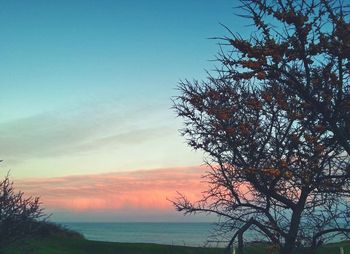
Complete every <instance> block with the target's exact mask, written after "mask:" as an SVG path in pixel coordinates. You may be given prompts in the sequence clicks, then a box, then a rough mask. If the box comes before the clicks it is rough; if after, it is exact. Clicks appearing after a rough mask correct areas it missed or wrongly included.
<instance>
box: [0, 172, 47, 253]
mask: <svg viewBox="0 0 350 254" xmlns="http://www.w3.org/2000/svg"><path fill="white" fill-rule="evenodd" d="M43 217H44V213H43V209H42V208H41V207H40V202H39V198H33V197H24V193H23V192H15V190H14V187H13V183H12V182H11V181H10V179H9V177H8V175H7V176H6V177H5V178H4V180H2V181H1V182H0V246H2V247H3V246H5V245H6V244H8V243H9V242H12V241H14V240H17V239H20V238H22V237H25V236H28V235H30V234H33V233H34V232H36V230H37V228H38V226H40V224H38V223H36V222H37V220H39V219H41V218H43Z"/></svg>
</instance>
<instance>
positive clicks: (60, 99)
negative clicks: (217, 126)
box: [0, 0, 245, 178]
mask: <svg viewBox="0 0 350 254" xmlns="http://www.w3.org/2000/svg"><path fill="white" fill-rule="evenodd" d="M233 7H234V2H233V1H231V0H222V1H219V2H218V1H209V0H208V1H200V0H192V1H185V0H180V1H160V0H159V1H155V0H152V1H107V0H105V1H78V0H75V1H39V0H38V1H0V32H1V40H0V66H1V68H0V88H1V93H0V112H1V117H0V149H1V151H2V155H1V158H3V159H4V160H5V162H4V163H3V164H2V168H3V170H4V171H6V170H7V169H8V168H10V169H11V170H12V175H13V176H14V177H17V178H21V177H44V176H45V177H50V176H60V175H69V174H83V173H101V172H110V171H123V170H133V169H140V168H144V169H147V168H160V167H169V166H185V165H194V164H199V163H201V161H202V154H198V153H194V152H193V151H191V149H189V148H187V147H186V145H185V144H184V140H183V138H182V137H181V136H180V135H179V134H178V132H177V130H178V129H179V128H180V127H181V119H176V117H175V114H174V112H173V111H172V110H171V109H170V108H171V97H172V96H175V95H176V94H177V91H176V89H175V88H176V86H177V83H178V81H179V80H180V79H184V78H189V79H192V78H198V79H201V78H204V77H205V76H206V73H205V69H208V70H210V69H212V68H213V67H214V65H215V63H214V62H211V61H210V60H212V59H214V58H215V54H216V52H217V50H218V47H217V41H215V40H209V39H208V38H210V37H214V36H222V35H226V34H227V32H226V31H225V29H224V28H223V27H222V26H220V23H223V24H226V25H228V26H230V27H231V28H235V29H236V27H237V29H238V31H239V30H240V29H241V31H242V28H243V29H244V27H245V26H242V22H241V21H240V20H239V19H238V18H237V17H236V16H234V15H233V13H234V12H239V9H234V8H233Z"/></svg>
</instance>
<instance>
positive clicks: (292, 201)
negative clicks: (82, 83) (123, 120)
mask: <svg viewBox="0 0 350 254" xmlns="http://www.w3.org/2000/svg"><path fill="white" fill-rule="evenodd" d="M241 2H242V4H243V7H244V8H245V9H246V10H247V13H248V14H247V17H248V18H250V19H252V20H253V23H254V25H255V27H256V28H257V31H256V32H255V33H254V35H252V37H251V38H250V39H249V40H244V39H242V38H241V37H239V36H235V35H234V34H231V36H232V37H225V38H221V39H223V44H222V47H221V53H220V54H219V56H218V60H219V61H220V63H221V64H222V67H221V68H220V69H218V70H217V72H216V74H217V76H216V77H213V76H210V77H209V78H208V79H207V80H206V81H202V82H199V81H193V82H190V81H187V80H186V81H184V82H181V83H180V86H179V89H180V92H181V95H180V96H178V97H176V98H175V100H174V108H175V109H176V111H177V114H178V115H179V116H181V117H183V118H184V120H185V126H186V127H185V128H184V129H183V131H182V134H183V135H184V136H185V137H186V138H187V141H188V144H189V145H190V146H192V147H193V148H195V149H201V150H204V151H205V152H206V154H207V155H208V160H207V163H208V165H209V166H210V168H211V170H210V171H209V172H208V174H207V175H206V176H205V177H206V179H207V181H208V183H209V188H208V190H207V191H206V192H205V193H204V196H203V199H202V200H200V201H198V202H196V203H192V202H190V201H189V200H188V199H186V197H185V196H180V197H178V199H177V200H175V201H174V202H173V203H174V205H175V207H176V208H177V210H179V211H183V212H185V213H196V212H209V213H215V214H217V215H218V216H220V217H221V218H220V230H221V231H223V232H225V231H226V232H229V233H231V237H232V238H231V242H230V244H233V242H235V241H238V246H239V252H241V253H242V251H243V249H242V246H243V234H244V232H245V231H246V230H248V229H251V230H253V231H256V232H257V233H258V234H260V235H261V236H262V237H265V238H267V239H268V240H269V241H271V242H272V243H273V244H274V245H276V247H277V248H279V249H280V253H283V254H290V253H293V251H294V250H295V248H296V247H297V246H309V247H311V249H312V250H315V249H316V248H317V247H318V246H319V245H321V243H323V242H325V241H327V240H328V239H330V238H333V237H334V236H335V235H343V236H344V237H347V233H348V232H350V224H349V223H350V220H349V214H350V206H349V203H348V201H347V199H348V198H349V180H350V177H349V176H350V156H349V154H350V153H349V135H350V129H349V126H350V125H349V109H350V94H349V83H348V76H349V67H350V64H349V62H348V61H349V57H350V56H349V52H350V50H348V47H349V45H350V43H349V40H350V35H349V34H350V32H349V31H350V25H349V24H348V23H347V22H346V20H345V18H346V11H345V10H346V7H345V6H341V5H336V1H326V0H320V1H306V0H305V1H304V0H298V1H287V0H286V1H282V0H276V1H252V0H249V1H241ZM267 21H269V22H271V23H267ZM274 22H275V23H274ZM276 22H277V24H276Z"/></svg>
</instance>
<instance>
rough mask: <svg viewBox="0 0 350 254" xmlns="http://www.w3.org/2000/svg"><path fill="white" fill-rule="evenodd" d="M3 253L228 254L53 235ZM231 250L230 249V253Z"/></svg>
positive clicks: (250, 252) (332, 248) (327, 249)
mask: <svg viewBox="0 0 350 254" xmlns="http://www.w3.org/2000/svg"><path fill="white" fill-rule="evenodd" d="M339 246H343V247H344V250H345V253H350V242H346V243H337V244H329V245H327V246H324V247H323V248H322V249H320V250H319V252H318V253H319V254H329V253H332V254H337V253H340V252H339ZM0 253H1V254H34V253H35V254H100V253H103V254H224V253H225V251H224V249H220V248H193V247H184V246H170V245H160V244H146V243H145V244H143V243H111V242H98V241H89V240H84V239H79V238H67V237H50V238H45V239H41V240H30V241H26V242H21V243H16V244H14V245H13V246H11V247H10V248H8V249H6V250H3V251H1V250H0ZM226 253H227V252H226ZM246 253H247V254H265V253H266V254H267V253H269V254H270V253H271V250H270V251H268V250H266V249H264V248H262V247H259V246H255V247H247V249H246Z"/></svg>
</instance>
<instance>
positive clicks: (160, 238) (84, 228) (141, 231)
mask: <svg viewBox="0 0 350 254" xmlns="http://www.w3.org/2000/svg"><path fill="white" fill-rule="evenodd" d="M61 224H62V225H64V226H65V227H67V228H69V229H73V230H75V231H78V232H80V233H82V234H83V235H84V236H85V238H86V239H89V240H97V241H108V242H132V243H159V244H170V245H185V246H204V245H205V244H206V241H207V240H208V238H209V236H210V232H211V230H212V229H213V227H214V225H213V224H211V223H61ZM207 245H208V244H207ZM209 245H210V246H216V243H211V244H209ZM221 245H222V244H221Z"/></svg>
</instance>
